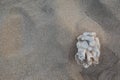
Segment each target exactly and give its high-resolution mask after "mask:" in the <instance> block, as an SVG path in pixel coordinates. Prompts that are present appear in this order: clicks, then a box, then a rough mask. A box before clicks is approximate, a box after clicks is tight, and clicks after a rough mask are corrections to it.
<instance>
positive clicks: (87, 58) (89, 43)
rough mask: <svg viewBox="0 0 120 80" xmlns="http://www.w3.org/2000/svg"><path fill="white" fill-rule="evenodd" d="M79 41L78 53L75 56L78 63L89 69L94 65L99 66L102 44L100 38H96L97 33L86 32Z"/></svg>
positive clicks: (78, 38) (79, 37)
mask: <svg viewBox="0 0 120 80" xmlns="http://www.w3.org/2000/svg"><path fill="white" fill-rule="evenodd" d="M77 40H78V42H77V43H76V46H77V48H78V52H77V53H76V55H75V60H76V61H77V63H78V64H81V63H82V65H83V66H84V68H88V67H89V66H90V65H92V64H98V63H99V57H100V42H99V39H98V37H96V33H95V32H84V33H83V34H82V35H80V36H78V37H77Z"/></svg>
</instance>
